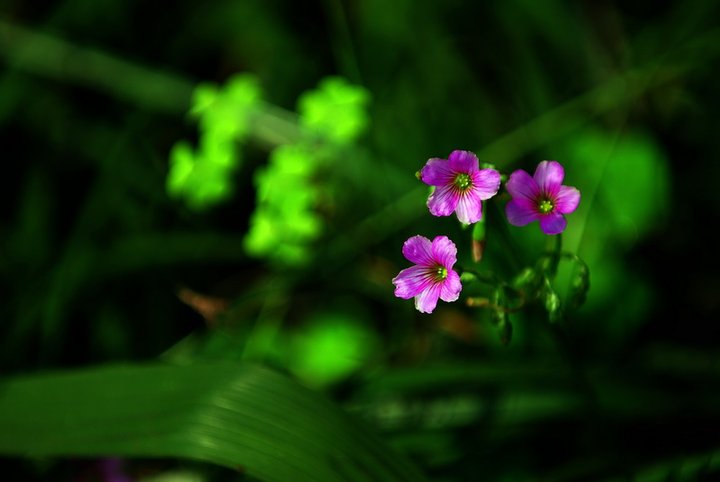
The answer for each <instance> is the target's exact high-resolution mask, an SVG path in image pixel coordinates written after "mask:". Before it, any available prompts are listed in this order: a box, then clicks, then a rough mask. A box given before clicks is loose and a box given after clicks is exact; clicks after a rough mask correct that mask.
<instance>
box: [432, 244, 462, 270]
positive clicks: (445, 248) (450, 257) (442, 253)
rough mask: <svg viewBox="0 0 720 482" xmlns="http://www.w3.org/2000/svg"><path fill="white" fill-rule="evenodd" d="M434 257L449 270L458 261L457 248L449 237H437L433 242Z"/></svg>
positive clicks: (436, 261)
mask: <svg viewBox="0 0 720 482" xmlns="http://www.w3.org/2000/svg"><path fill="white" fill-rule="evenodd" d="M432 257H433V260H434V262H435V263H440V264H441V265H442V266H443V267H445V268H446V269H448V270H449V269H450V268H452V267H453V265H454V264H455V262H456V261H457V247H456V246H455V243H453V242H452V241H450V239H449V238H448V237H447V236H436V237H435V239H433V241H432Z"/></svg>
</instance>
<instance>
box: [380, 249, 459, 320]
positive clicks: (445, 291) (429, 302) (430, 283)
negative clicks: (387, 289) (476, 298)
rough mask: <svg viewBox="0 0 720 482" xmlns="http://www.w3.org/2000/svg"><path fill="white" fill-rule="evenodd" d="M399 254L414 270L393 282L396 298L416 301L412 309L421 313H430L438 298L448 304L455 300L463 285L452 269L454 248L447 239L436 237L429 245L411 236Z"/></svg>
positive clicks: (399, 275) (398, 276)
mask: <svg viewBox="0 0 720 482" xmlns="http://www.w3.org/2000/svg"><path fill="white" fill-rule="evenodd" d="M402 253H403V256H405V258H406V259H407V260H408V261H410V262H412V263H415V266H411V267H409V268H407V269H404V270H402V271H400V273H399V274H398V275H397V276H396V277H395V278H393V280H392V282H393V284H394V285H395V296H397V297H398V298H402V299H405V300H409V299H410V298H415V308H417V310H418V311H420V312H421V313H432V311H433V310H434V309H435V306H436V305H437V300H438V298H440V299H442V300H443V301H448V302H451V301H455V300H457V299H458V297H459V296H460V291H461V290H462V285H461V284H460V276H459V275H458V274H457V272H456V271H454V270H453V269H452V267H453V265H454V264H455V261H457V248H456V247H455V243H453V242H452V241H450V239H448V237H447V236H437V237H435V239H433V240H432V242H430V240H429V239H428V238H426V237H424V236H413V237H412V238H410V239H408V240H407V241H405V244H404V245H403V248H402Z"/></svg>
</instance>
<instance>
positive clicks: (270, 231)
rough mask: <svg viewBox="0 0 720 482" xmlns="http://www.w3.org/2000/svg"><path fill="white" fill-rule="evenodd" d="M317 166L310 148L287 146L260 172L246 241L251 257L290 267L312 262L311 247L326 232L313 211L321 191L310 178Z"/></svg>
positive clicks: (278, 150)
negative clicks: (254, 208)
mask: <svg viewBox="0 0 720 482" xmlns="http://www.w3.org/2000/svg"><path fill="white" fill-rule="evenodd" d="M317 162H318V161H317V159H316V157H315V156H313V155H312V153H311V152H310V150H309V149H308V148H306V147H304V146H302V145H294V144H288V145H284V146H280V147H278V148H276V149H275V150H273V152H272V153H271V155H270V159H269V161H268V165H267V166H265V167H264V168H259V169H258V170H257V172H256V173H255V185H256V186H257V202H258V206H257V208H256V210H255V212H254V213H253V215H252V217H251V219H250V231H249V232H248V234H247V236H246V238H245V249H246V250H247V252H248V253H249V254H251V255H253V256H258V257H267V258H269V259H270V260H271V261H272V262H275V263H277V264H281V265H290V266H298V265H302V264H304V263H305V262H306V261H307V260H308V259H309V256H310V254H311V249H310V243H312V242H313V241H314V240H316V239H317V238H318V237H319V236H320V234H321V233H322V229H323V223H322V219H321V218H320V215H319V214H317V213H316V212H315V211H314V207H315V204H316V203H317V200H318V197H319V191H318V189H319V188H318V187H317V186H316V185H315V184H314V183H313V180H312V177H311V176H312V175H313V173H314V170H315V168H316V166H317Z"/></svg>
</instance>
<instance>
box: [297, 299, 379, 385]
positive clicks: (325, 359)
mask: <svg viewBox="0 0 720 482" xmlns="http://www.w3.org/2000/svg"><path fill="white" fill-rule="evenodd" d="M377 348H378V341H377V338H376V335H375V333H374V332H373V331H372V330H370V329H369V328H368V327H367V326H366V325H365V324H363V323H362V322H361V321H360V320H358V319H356V318H355V317H353V316H351V315H350V314H348V313H327V314H322V315H319V316H317V317H316V318H315V319H312V320H308V322H307V326H306V328H305V329H304V330H303V332H301V333H298V334H296V335H295V337H294V338H293V340H292V343H291V347H290V362H289V368H290V370H291V371H292V372H293V373H294V374H295V375H297V376H298V377H299V378H300V379H301V380H303V381H305V382H306V383H308V384H309V385H312V386H317V387H323V386H327V385H329V384H332V383H334V382H338V381H341V380H342V379H344V378H346V377H348V376H349V375H351V374H352V373H354V372H356V371H357V370H358V369H360V368H361V367H362V366H364V365H365V364H366V363H367V362H368V360H369V359H370V357H371V356H372V354H373V353H375V351H376V350H377Z"/></svg>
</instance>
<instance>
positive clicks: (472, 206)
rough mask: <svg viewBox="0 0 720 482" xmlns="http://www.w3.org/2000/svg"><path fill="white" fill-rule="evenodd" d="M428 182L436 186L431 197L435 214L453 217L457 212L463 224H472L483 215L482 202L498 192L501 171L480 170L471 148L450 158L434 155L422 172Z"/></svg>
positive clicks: (453, 154)
mask: <svg viewBox="0 0 720 482" xmlns="http://www.w3.org/2000/svg"><path fill="white" fill-rule="evenodd" d="M420 178H421V179H422V181H423V182H424V183H425V184H429V185H430V186H436V188H435V192H433V193H432V194H431V195H430V197H429V198H428V200H427V205H428V208H430V212H431V213H432V214H433V215H435V216H450V215H451V214H452V213H453V211H454V212H456V213H457V217H458V219H459V220H460V222H461V223H465V224H472V223H476V222H478V221H480V219H481V218H482V202H481V201H484V200H486V199H490V198H491V197H493V196H494V195H495V194H497V192H498V189H500V173H499V172H497V171H496V170H495V169H480V167H479V162H478V158H477V156H475V154H473V153H472V152H468V151H453V152H451V153H450V156H449V157H448V159H447V160H445V159H438V158H432V159H429V160H428V161H427V164H425V167H423V168H422V170H421V171H420Z"/></svg>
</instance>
